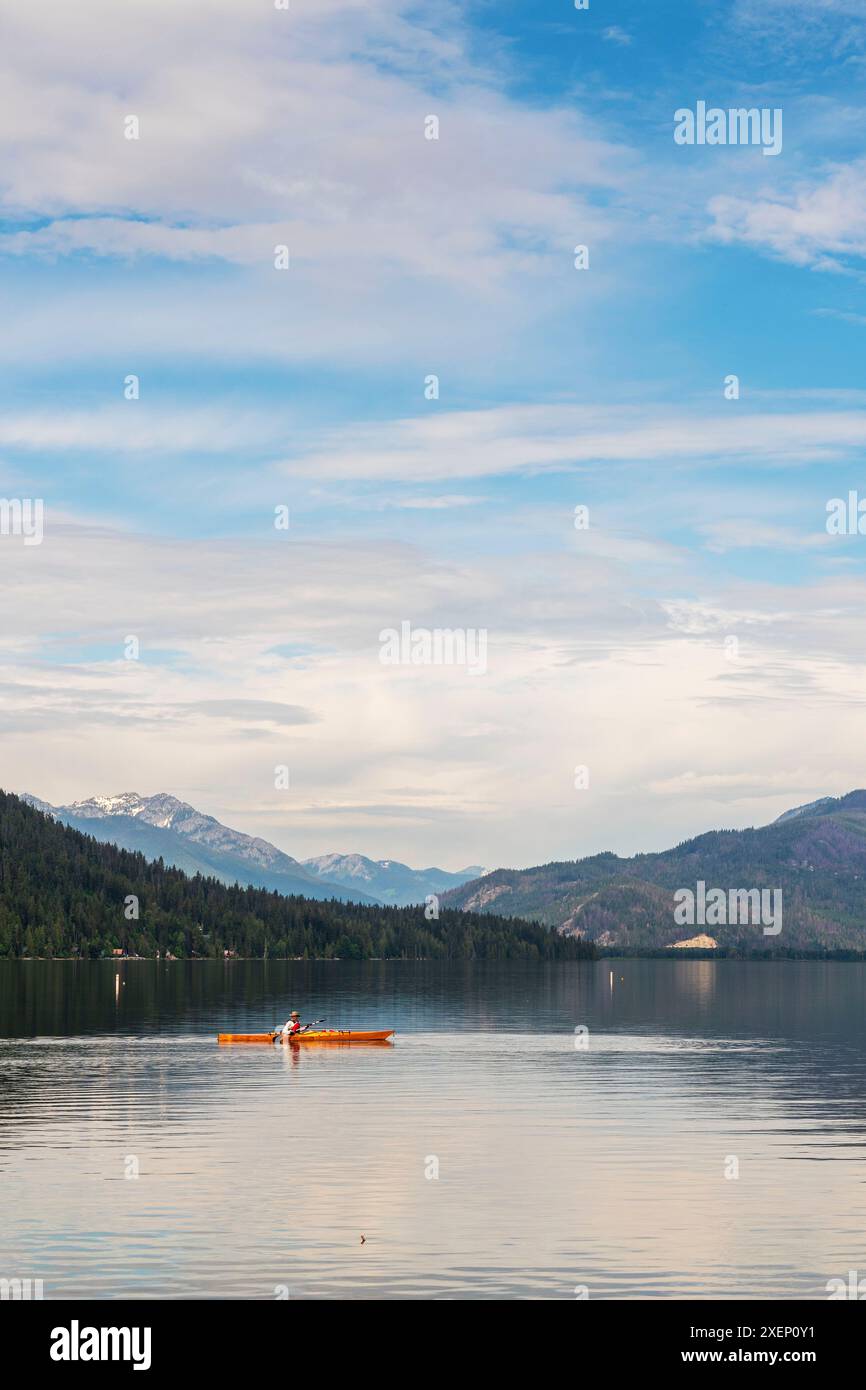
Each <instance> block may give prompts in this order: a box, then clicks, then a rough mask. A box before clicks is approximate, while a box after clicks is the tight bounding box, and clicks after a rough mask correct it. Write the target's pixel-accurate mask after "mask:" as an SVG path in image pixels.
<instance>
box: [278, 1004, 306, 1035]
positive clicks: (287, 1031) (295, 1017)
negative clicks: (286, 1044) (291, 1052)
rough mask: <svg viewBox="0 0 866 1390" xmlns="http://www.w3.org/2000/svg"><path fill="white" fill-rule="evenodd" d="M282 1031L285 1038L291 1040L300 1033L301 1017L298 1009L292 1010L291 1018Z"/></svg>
mask: <svg viewBox="0 0 866 1390" xmlns="http://www.w3.org/2000/svg"><path fill="white" fill-rule="evenodd" d="M280 1031H281V1033H282V1035H283V1037H284V1038H290V1037H291V1036H292V1034H293V1033H300V1031H301V1015H300V1014H299V1013H298V1011H297V1009H292V1013H291V1017H290V1018H289V1019H288V1021H287V1022H286V1023H284V1024H283V1026H282V1028H281V1029H280Z"/></svg>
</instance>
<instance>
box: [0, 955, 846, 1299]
mask: <svg viewBox="0 0 866 1390" xmlns="http://www.w3.org/2000/svg"><path fill="white" fill-rule="evenodd" d="M864 996H866V967H864V966H863V965H859V964H853V963H852V964H833V965H825V964H815V963H802V964H800V963H790V962H785V963H769V962H761V963H755V964H746V963H742V962H734V961H723V962H713V961H688V960H676V961H667V960H665V961H633V960H629V961H602V962H599V963H597V964H595V965H592V964H577V963H561V964H560V963H555V964H550V965H543V966H524V965H518V964H503V965H501V966H471V965H463V964H461V965H457V966H441V965H432V964H426V963H411V962H406V963H397V962H394V963H384V962H367V963H364V964H357V965H356V964H349V963H342V962H321V963H315V962H311V963H305V962H304V963H302V962H298V963H293V962H273V961H271V962H257V963H253V962H232V963H230V964H229V965H223V964H222V963H209V962H191V963H183V962H177V963H174V962H169V963H166V962H162V963H152V962H143V961H142V962H134V961H133V962H128V963H125V964H124V965H122V966H120V967H118V966H116V965H114V964H113V963H109V962H105V963H93V964H88V963H74V962H57V963H50V962H39V961H35V962H26V961H25V962H2V963H0V1184H2V1194H3V1221H2V1228H0V1276H2V1277H7V1278H11V1277H15V1276H18V1277H26V1276H28V1275H29V1276H31V1277H33V1278H42V1279H43V1280H44V1284H45V1296H46V1298H50V1297H64V1296H65V1297H72V1296H83V1297H94V1298H118V1297H136V1298H137V1297H158V1298H165V1297H173V1296H186V1297H196V1296H197V1297H210V1296H214V1297H245V1298H273V1297H275V1290H277V1289H278V1288H279V1287H280V1286H286V1287H288V1289H289V1291H290V1295H291V1297H293V1298H304V1297H334V1296H341V1297H355V1296H357V1297H419V1296H421V1297H444V1298H489V1297H508V1298H511V1297H529V1298H572V1297H574V1290H575V1289H576V1288H577V1287H578V1286H580V1285H586V1286H588V1288H589V1293H590V1297H591V1298H602V1297H619V1298H623V1297H638V1298H645V1297H665V1298H671V1297H672V1298H682V1297H732V1298H766V1297H775V1296H781V1297H789V1298H823V1297H826V1291H825V1285H826V1283H827V1280H828V1279H830V1278H833V1277H842V1278H847V1274H848V1271H849V1270H852V1269H853V1270H859V1271H860V1272H861V1273H863V1272H866V1237H864V1234H863V1232H864V1218H866V1196H864V1191H866V1189H864V1177H866V1086H864V1081H866V1011H864V1003H866V998H864ZM293 1007H297V1008H299V1009H301V1011H302V1013H303V1014H305V1015H306V1016H308V1017H315V1018H319V1017H324V1018H325V1019H327V1022H328V1024H329V1025H331V1026H340V1027H349V1028H361V1027H369V1028H376V1027H378V1028H381V1027H394V1028H396V1029H397V1034H396V1038H395V1041H394V1044H393V1046H388V1045H386V1046H384V1047H381V1046H372V1047H365V1046H359V1047H338V1048H327V1047H323V1046H319V1047H309V1048H304V1047H303V1046H301V1047H297V1048H291V1047H275V1046H255V1045H250V1046H243V1045H237V1046H233V1047H218V1046H217V1044H216V1041H215V1035H216V1033H217V1031H219V1030H225V1031H235V1032H243V1031H256V1030H260V1029H266V1028H268V1027H270V1026H272V1025H274V1024H275V1023H277V1022H282V1020H283V1019H285V1018H286V1017H287V1016H288V1011H289V1010H290V1009H291V1008H293ZM581 1025H584V1026H585V1027H587V1028H588V1029H589V1045H588V1047H586V1048H583V1047H582V1046H581V1045H577V1044H576V1038H575V1028H577V1027H579V1026H581ZM433 1159H435V1160H437V1163H438V1173H439V1176H438V1178H430V1177H428V1176H426V1175H427V1174H429V1173H430V1172H431V1171H434V1170H435V1168H436V1166H437V1164H435V1163H432V1162H431V1160H433ZM732 1159H736V1164H733V1165H732V1163H731V1160H732ZM732 1168H738V1171H739V1177H738V1178H736V1179H728V1178H726V1177H725V1172H726V1171H731V1170H732ZM135 1171H137V1172H138V1176H137V1177H134V1176H132V1177H130V1176H126V1175H127V1174H128V1173H134V1172H135ZM362 1235H363V1236H365V1238H366V1239H365V1241H364V1242H363V1243H362V1241H361V1236H362Z"/></svg>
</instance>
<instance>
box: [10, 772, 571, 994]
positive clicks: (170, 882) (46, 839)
mask: <svg viewBox="0 0 866 1390" xmlns="http://www.w3.org/2000/svg"><path fill="white" fill-rule="evenodd" d="M96 819H97V821H98V819H99V818H98V817H97V818H96ZM594 955H595V949H594V947H592V946H591V945H590V944H589V943H587V942H585V941H576V940H574V939H573V938H568V937H563V936H559V935H557V933H555V932H550V931H546V930H545V929H544V928H543V927H540V926H538V925H537V924H536V923H532V922H518V921H516V920H515V919H514V918H513V917H509V918H504V917H499V918H497V917H495V916H491V915H488V914H485V915H484V916H483V917H478V916H474V915H473V914H472V913H470V912H454V911H451V912H449V911H448V910H447V909H443V911H441V912H439V913H437V914H436V915H435V916H433V917H428V914H427V911H426V909H425V908H423V907H420V906H417V905H416V906H414V907H383V906H382V905H381V904H380V903H355V902H351V903H347V902H337V901H334V900H333V899H331V900H330V901H327V902H311V901H310V900H309V898H308V897H296V896H290V897H284V896H283V895H282V894H280V893H271V892H268V891H267V890H265V889H262V888H255V887H252V886H250V885H246V886H244V887H241V886H240V885H239V884H230V885H229V884H224V883H219V882H218V881H217V880H216V879H215V878H212V877H205V876H203V875H201V874H197V875H195V876H194V877H189V876H187V875H186V874H184V873H183V872H182V870H180V869H177V868H173V867H168V866H166V865H165V864H164V863H154V862H153V861H152V860H148V859H146V858H145V856H144V855H143V854H138V853H131V852H130V851H129V850H125V849H120V848H118V846H117V845H114V844H110V843H100V842H99V841H97V840H96V839H95V838H94V837H93V836H92V835H85V834H82V833H81V832H80V831H79V830H76V829H75V828H74V827H73V826H70V825H65V824H63V823H62V822H61V821H60V820H59V818H57V817H54V816H51V815H48V814H42V813H41V811H40V810H38V809H37V808H36V807H34V806H33V805H27V804H26V803H25V802H24V800H23V799H22V798H20V797H17V796H12V795H10V794H9V793H7V792H3V791H0V960H6V959H10V958H11V959H20V958H22V957H24V958H29V959H33V958H42V959H51V958H57V957H60V958H66V959H77V960H103V959H105V958H110V959H114V958H119V957H128V956H134V957H144V958H147V959H150V960H155V959H160V960H172V959H196V960H201V959H207V960H215V961H216V960H218V961H223V962H225V961H227V960H232V959H234V958H244V959H256V960H269V959H281V960H286V959H288V960H321V959H325V960H335V959H336V960H356V961H357V960H372V959H375V960H404V961H410V960H465V961H468V960H496V961H503V960H581V959H587V958H589V959H592V958H593V957H594ZM148 978H149V979H150V981H151V982H152V980H153V976H152V975H151V976H149V977H148ZM58 983H59V982H58V981H55V985H57V984H58ZM86 994H87V991H86V990H85V991H84V992H83V994H81V993H80V992H79V991H76V990H75V989H72V990H70V991H69V995H68V996H67V994H66V991H65V990H64V991H63V999H62V1007H63V1009H64V1010H66V1009H68V1008H72V1009H76V1008H78V1007H79V1006H80V1005H81V1001H82V999H84V996H86ZM76 996H78V997H76ZM58 998H59V995H58ZM66 1016H67V1018H68V1014H67V1015H66Z"/></svg>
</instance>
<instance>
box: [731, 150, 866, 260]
mask: <svg viewBox="0 0 866 1390" xmlns="http://www.w3.org/2000/svg"><path fill="white" fill-rule="evenodd" d="M709 208H710V212H711V213H712V215H713V217H714V218H715V222H714V224H713V226H712V228H711V231H710V234H711V235H712V236H713V237H715V238H716V239H717V240H719V241H723V242H727V243H731V242H744V243H746V244H747V245H749V246H754V247H756V248H757V249H759V250H762V251H769V252H771V253H772V254H773V255H775V256H778V257H780V258H781V259H783V260H787V261H791V262H793V263H794V264H795V265H802V266H809V267H811V268H813V269H816V270H842V269H845V268H848V267H850V266H851V265H852V264H853V265H854V266H856V265H857V263H858V262H859V261H861V260H862V259H863V258H864V257H866V160H858V161H856V162H855V163H853V164H848V165H844V166H842V167H841V168H836V169H834V170H832V171H831V172H830V173H828V174H827V176H826V177H825V178H823V179H822V180H821V181H819V182H812V183H805V182H801V183H800V184H798V185H797V186H796V187H795V188H794V189H792V190H791V192H790V193H788V194H786V195H783V196H767V195H765V196H763V197H761V196H758V197H755V198H748V199H747V198H740V197H730V196H727V195H726V196H720V197H717V198H713V199H712V200H711V201H710V205H709Z"/></svg>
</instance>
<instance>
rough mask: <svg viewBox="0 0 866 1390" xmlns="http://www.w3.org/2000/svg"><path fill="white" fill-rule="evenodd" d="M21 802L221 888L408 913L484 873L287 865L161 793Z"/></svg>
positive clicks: (333, 858) (360, 863)
mask: <svg viewBox="0 0 866 1390" xmlns="http://www.w3.org/2000/svg"><path fill="white" fill-rule="evenodd" d="M21 799H22V800H23V801H26V802H28V803H29V805H31V806H35V807H36V809H37V810H39V811H42V812H44V813H45V814H46V815H49V816H51V817H52V818H53V819H54V820H58V821H61V822H62V823H63V824H64V825H71V826H72V827H73V828H74V829H76V830H82V831H84V832H85V833H86V834H88V835H92V836H93V837H94V839H96V840H100V841H102V842H103V843H106V844H114V845H118V846H119V847H120V848H121V849H127V850H137V851H139V853H141V854H143V855H144V856H145V858H146V859H151V860H155V859H160V858H161V859H162V860H163V862H164V863H166V864H171V865H173V866H174V867H175V868H178V869H183V871H184V872H185V873H187V874H196V873H200V874H205V875H208V876H211V877H213V878H217V879H219V880H220V881H221V882H222V883H228V884H231V883H240V884H243V885H250V886H252V887H255V888H267V889H270V890H272V891H276V892H278V893H284V894H286V895H288V896H291V895H293V894H301V895H303V896H304V897H306V898H316V899H320V900H321V899H327V898H337V899H338V900H340V901H343V902H358V903H379V904H381V903H384V904H389V905H391V906H395V907H407V906H411V905H412V904H415V903H423V902H424V900H425V898H427V897H428V896H429V895H430V894H436V895H437V896H438V895H441V894H442V893H445V892H446V891H447V890H448V889H451V888H455V887H458V886H459V885H460V884H462V883H464V882H466V881H467V880H468V879H475V878H477V877H478V876H479V875H480V874H481V873H483V870H482V869H480V868H479V867H478V866H477V865H476V866H473V867H472V868H468V869H464V870H462V871H460V872H458V873H449V872H448V871H446V870H445V869H437V868H431V869H410V868H409V867H408V865H406V864H401V863H399V862H398V861H397V860H395V859H381V860H373V859H367V858H366V856H365V855H363V854H323V855H319V856H318V857H314V858H312V859H305V860H298V859H294V858H292V856H291V855H290V854H286V853H284V851H283V850H280V849H277V848H276V846H275V845H272V844H270V843H269V841H267V840H263V839H260V838H259V837H257V836H253V835H246V834H244V833H243V832H242V831H240V830H232V829H230V828H229V827H228V826H226V825H223V824H222V823H221V822H220V821H218V820H216V819H215V818H214V817H213V816H208V815H205V814H203V813H202V812H201V811H197V810H196V809H195V807H193V806H190V805H189V804H188V803H187V802H185V801H179V800H178V798H177V797H175V796H169V795H168V794H167V793H165V792H159V793H157V794H156V795H155V796H139V794H138V793H137V792H121V793H120V794H119V795H117V796H92V797H88V798H87V799H86V800H83V801H73V802H71V803H70V804H69V805H66V806H52V805H50V804H49V803H48V802H47V801H42V800H41V799H40V798H39V797H37V796H32V795H30V794H29V793H22V798H21Z"/></svg>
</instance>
